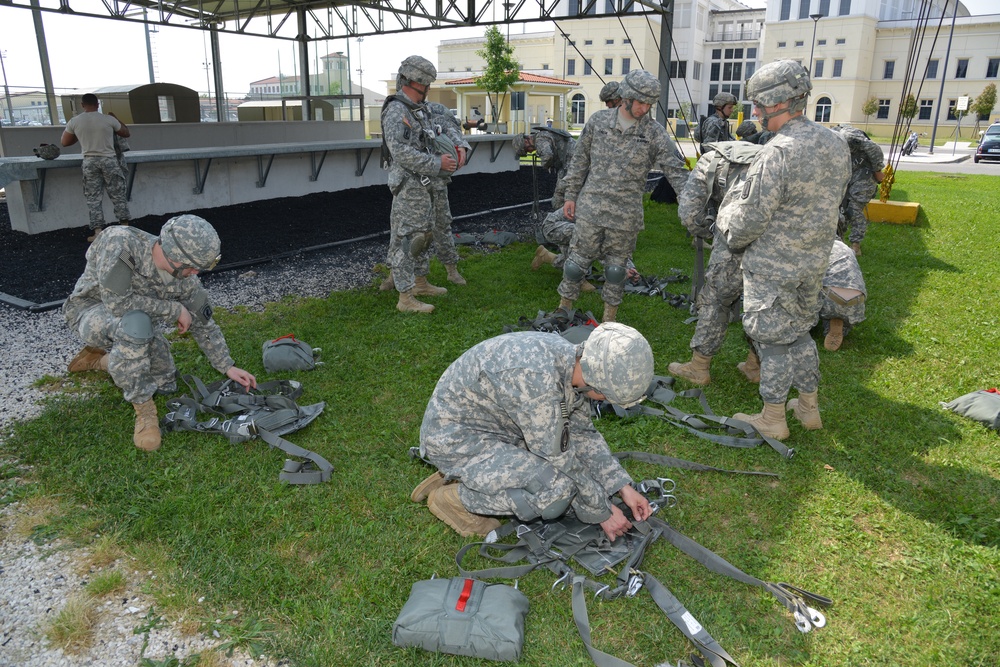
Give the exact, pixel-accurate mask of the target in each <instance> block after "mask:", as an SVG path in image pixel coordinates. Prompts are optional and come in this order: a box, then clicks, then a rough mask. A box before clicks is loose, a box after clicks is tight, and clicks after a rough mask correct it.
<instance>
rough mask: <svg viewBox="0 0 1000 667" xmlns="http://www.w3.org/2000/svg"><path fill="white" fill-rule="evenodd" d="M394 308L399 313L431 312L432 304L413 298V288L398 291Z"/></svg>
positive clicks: (432, 310)
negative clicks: (406, 290) (397, 298)
mask: <svg viewBox="0 0 1000 667" xmlns="http://www.w3.org/2000/svg"><path fill="white" fill-rule="evenodd" d="M396 310H398V311H399V312H401V313H433V312H434V306H432V305H431V304H429V303H424V302H423V301H419V300H418V299H416V298H414V296H413V290H410V291H408V292H400V293H399V301H398V302H397V303H396Z"/></svg>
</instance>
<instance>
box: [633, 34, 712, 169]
mask: <svg viewBox="0 0 1000 667" xmlns="http://www.w3.org/2000/svg"><path fill="white" fill-rule="evenodd" d="M660 20H661V21H662V20H663V17H662V15H661V17H660ZM646 26H647V27H648V28H649V35H650V37H651V38H652V40H653V45H654V46H656V53H657V54H658V56H659V63H660V67H662V68H663V69H664V70H666V71H667V81H668V82H669V84H670V90H672V91H673V93H674V99H676V100H680V99H681V96H680V95H679V94H678V93H677V87H676V86H675V85H674V79H673V77H671V76H670V68H669V67H668V66H667V63H666V62H665V61H664V60H663V50H662V49H661V48H660V43H659V41H658V40H657V39H656V33H654V32H653V24H652V22H651V21H650V20H649V16H648V15H647V16H646ZM667 34H669V35H670V47H671V50H672V51H673V52H674V56H676V58H677V60H675V61H674V62H679V60H680V54H679V53H678V51H677V45H676V44H674V27H673V26H672V25H668V26H667ZM684 88H685V89H686V91H687V94H688V95H687V97H688V100H690V102H691V104H692V108H693V105H694V97H693V96H692V95H691V89H690V88H689V87H688V85H687V77H684ZM657 107H659V103H657ZM662 111H663V114H664V116H666V113H667V110H666V109H662ZM668 132H669V126H668ZM671 135H673V133H672V132H671ZM689 139H691V145H692V146H694V155H695V157H698V156H699V155H700V151H699V149H700V148H701V146H699V145H698V142H696V141H695V140H694V136H693V135H691V136H689ZM674 143H676V144H677V147H678V148H680V142H679V141H678V140H677V137H676V136H674ZM681 154H682V155H683V154H684V151H683V150H681ZM685 157H686V156H685Z"/></svg>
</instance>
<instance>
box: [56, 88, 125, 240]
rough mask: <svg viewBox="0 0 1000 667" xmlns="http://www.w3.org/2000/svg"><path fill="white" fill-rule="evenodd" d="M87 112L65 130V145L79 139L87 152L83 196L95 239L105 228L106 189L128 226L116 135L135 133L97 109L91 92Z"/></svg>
mask: <svg viewBox="0 0 1000 667" xmlns="http://www.w3.org/2000/svg"><path fill="white" fill-rule="evenodd" d="M81 106H82V107H83V113H81V114H78V115H76V116H74V117H73V118H70V120H69V122H68V123H66V129H65V130H64V131H63V133H62V140H61V143H62V145H63V146H72V145H73V144H75V143H77V142H79V143H80V150H81V152H82V153H83V196H84V197H85V198H86V200H87V208H88V209H89V211H90V228H89V230H90V232H89V233H90V235H89V236H88V237H87V240H88V241H93V240H94V239H95V238H96V237H97V235H98V234H100V233H101V230H103V229H104V227H105V226H106V223H105V222H104V202H103V195H104V191H105V190H107V191H108V197H110V198H111V203H112V204H114V207H115V216H116V217H117V218H118V222H119V223H121V224H123V225H127V224H128V223H129V219H130V218H131V214H130V213H129V210H128V199H127V197H126V192H125V175H124V173H123V171H122V169H121V167H120V166H119V164H118V159H117V156H116V155H115V143H114V137H115V136H116V135H117V136H119V137H129V136H131V133H130V132H129V129H128V127H127V126H126V125H125V123H123V122H121V121H120V120H118V118H116V117H115V115H114V114H107V115H105V114H102V113H101V112H100V111H98V110H97V107H98V100H97V96H96V95H94V94H93V93H87V94H86V95H84V96H83V99H82V101H81Z"/></svg>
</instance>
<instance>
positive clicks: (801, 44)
mask: <svg viewBox="0 0 1000 667" xmlns="http://www.w3.org/2000/svg"><path fill="white" fill-rule="evenodd" d="M805 45H806V43H805V42H804V41H803V40H801V39H797V40H795V46H805Z"/></svg>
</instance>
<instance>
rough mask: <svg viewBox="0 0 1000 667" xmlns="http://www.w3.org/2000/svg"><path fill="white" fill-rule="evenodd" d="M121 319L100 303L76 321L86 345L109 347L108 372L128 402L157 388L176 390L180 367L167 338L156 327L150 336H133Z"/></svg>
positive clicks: (142, 398) (137, 400)
mask: <svg viewBox="0 0 1000 667" xmlns="http://www.w3.org/2000/svg"><path fill="white" fill-rule="evenodd" d="M121 320H122V318H120V317H115V316H114V315H112V314H111V311H110V310H108V308H107V307H106V306H105V305H103V304H97V305H96V306H93V307H91V308H88V309H87V310H85V311H83V312H82V313H81V314H80V317H79V318H78V320H77V322H75V323H73V324H74V328H75V329H76V331H77V332H78V333H79V335H80V338H81V339H82V340H83V342H84V343H85V344H86V345H91V346H93V347H99V348H101V349H104V350H108V374H109V375H111V379H112V380H114V383H115V384H116V385H117V386H118V387H119V388H120V389H121V390H122V392H123V393H124V395H125V400H126V401H128V402H129V403H144V402H146V401H148V400H149V399H150V398H152V397H153V394H154V393H156V392H157V391H158V390H159V391H162V392H167V393H170V392H173V391H174V390H176V389H177V368H176V366H174V359H173V356H172V355H171V354H170V343H169V342H167V339H166V338H165V337H164V336H163V334H162V333H160V332H159V331H156V330H155V329H154V333H153V336H152V338H150V339H148V340H143V339H140V338H136V337H134V336H130V335H129V334H127V333H126V332H125V331H124V330H123V328H122V326H121Z"/></svg>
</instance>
